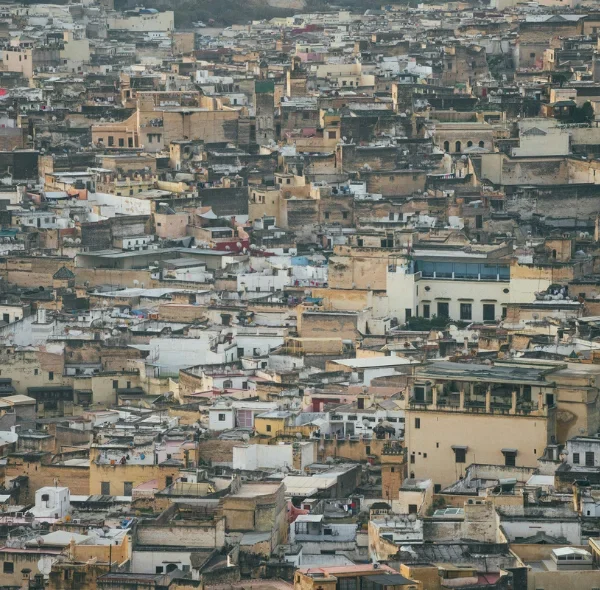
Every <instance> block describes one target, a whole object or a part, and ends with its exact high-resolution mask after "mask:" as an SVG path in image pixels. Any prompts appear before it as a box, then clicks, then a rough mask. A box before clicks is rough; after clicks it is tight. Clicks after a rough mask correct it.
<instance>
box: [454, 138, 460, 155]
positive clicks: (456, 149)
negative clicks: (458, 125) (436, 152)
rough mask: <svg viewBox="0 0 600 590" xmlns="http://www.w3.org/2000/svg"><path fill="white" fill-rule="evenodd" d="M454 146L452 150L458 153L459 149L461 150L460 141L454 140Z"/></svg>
mask: <svg viewBox="0 0 600 590" xmlns="http://www.w3.org/2000/svg"><path fill="white" fill-rule="evenodd" d="M454 148H455V149H454V151H455V152H458V153H460V150H461V143H460V141H457V142H456V144H455V146H454Z"/></svg>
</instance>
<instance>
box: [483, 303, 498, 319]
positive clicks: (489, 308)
mask: <svg viewBox="0 0 600 590" xmlns="http://www.w3.org/2000/svg"><path fill="white" fill-rule="evenodd" d="M495 319H496V306H495V305H494V304H493V303H484V304H483V321H484V322H493V321H494V320H495Z"/></svg>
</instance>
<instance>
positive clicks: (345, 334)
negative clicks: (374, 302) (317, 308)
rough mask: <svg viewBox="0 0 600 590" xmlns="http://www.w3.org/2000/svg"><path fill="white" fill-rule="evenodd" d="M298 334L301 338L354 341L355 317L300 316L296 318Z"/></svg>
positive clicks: (356, 333)
mask: <svg viewBox="0 0 600 590" xmlns="http://www.w3.org/2000/svg"><path fill="white" fill-rule="evenodd" d="M298 333H299V334H300V336H301V337H302V338H324V337H327V338H335V337H338V338H341V339H342V340H354V339H355V338H356V337H357V336H358V332H357V329H356V317H353V316H346V315H327V314H309V315H307V314H302V319H300V315H299V317H298Z"/></svg>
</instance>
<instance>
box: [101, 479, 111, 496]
mask: <svg viewBox="0 0 600 590" xmlns="http://www.w3.org/2000/svg"><path fill="white" fill-rule="evenodd" d="M100 493H101V494H102V495H103V496H110V481H101V482H100Z"/></svg>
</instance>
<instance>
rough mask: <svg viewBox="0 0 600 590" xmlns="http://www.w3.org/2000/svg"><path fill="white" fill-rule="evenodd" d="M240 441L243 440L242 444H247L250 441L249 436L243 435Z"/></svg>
mask: <svg viewBox="0 0 600 590" xmlns="http://www.w3.org/2000/svg"><path fill="white" fill-rule="evenodd" d="M242 440H243V441H244V442H248V441H249V440H250V436H249V435H248V434H246V433H244V434H243V435H242Z"/></svg>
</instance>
